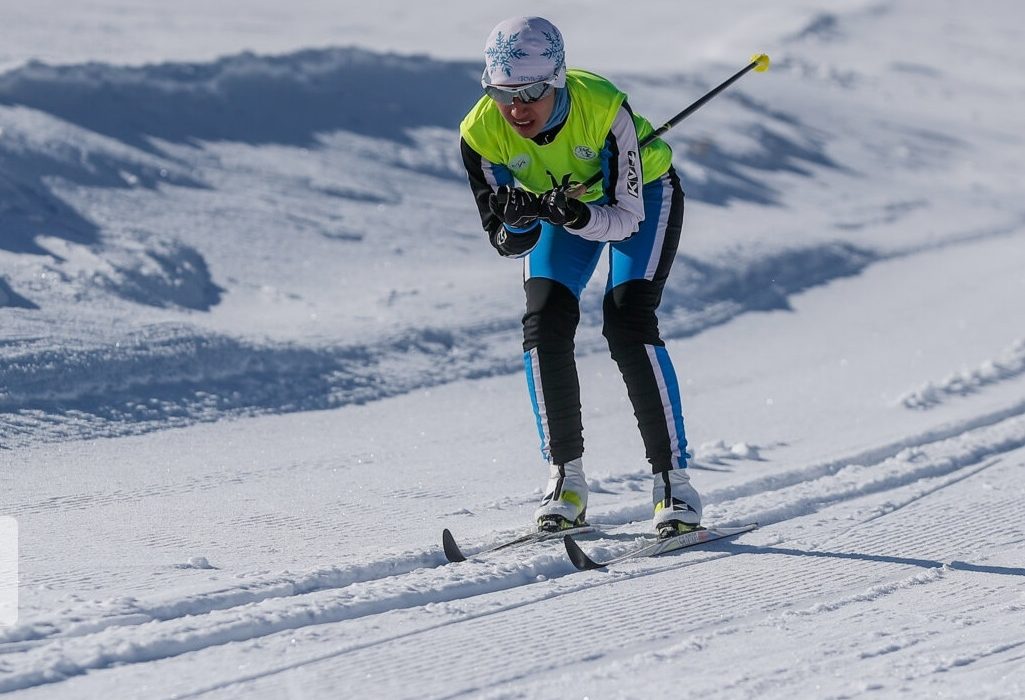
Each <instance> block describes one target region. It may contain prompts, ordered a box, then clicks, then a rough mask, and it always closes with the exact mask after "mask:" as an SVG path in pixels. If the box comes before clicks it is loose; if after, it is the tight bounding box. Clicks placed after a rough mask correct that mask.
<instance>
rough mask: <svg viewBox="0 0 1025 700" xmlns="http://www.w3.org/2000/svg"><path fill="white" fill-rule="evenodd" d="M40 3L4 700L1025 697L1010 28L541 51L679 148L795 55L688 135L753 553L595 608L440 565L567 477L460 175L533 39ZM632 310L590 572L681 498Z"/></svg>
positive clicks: (22, 279)
mask: <svg viewBox="0 0 1025 700" xmlns="http://www.w3.org/2000/svg"><path fill="white" fill-rule="evenodd" d="M11 5H12V6H11V7H3V8H2V9H3V14H4V16H5V18H7V19H8V20H10V21H6V22H5V23H4V24H3V25H0V46H2V48H0V65H3V66H5V72H3V73H0V489H2V490H0V515H3V516H13V517H14V518H16V519H17V522H18V525H19V530H20V562H19V563H20V584H21V586H20V590H19V593H20V600H19V603H20V610H19V612H20V617H19V620H18V621H17V624H16V625H14V626H9V627H6V628H4V627H0V692H5V691H13V693H14V694H15V695H17V696H19V697H22V696H23V697H47V698H49V697H75V698H81V697H110V696H121V697H154V696H156V697H196V696H206V697H267V698H270V697H282V696H295V697H339V696H347V697H366V696H371V695H373V696H384V697H454V696H457V695H468V696H474V697H477V696H480V697H503V698H506V697H530V698H533V697H576V696H589V697H641V696H645V697H650V696H652V695H655V694H659V693H662V694H668V695H673V696H675V695H678V694H680V692H681V688H685V689H686V690H687V692H688V693H693V694H701V695H702V696H706V695H707V696H712V697H730V698H733V697H788V698H789V697H837V696H845V697H854V696H861V695H874V696H877V697H896V696H908V697H920V696H923V695H938V696H944V695H950V696H957V697H1018V696H1020V695H1021V694H1022V693H1023V692H1025V673H1023V672H1022V671H1021V670H1020V669H1021V668H1023V665H1022V663H1021V661H1022V659H1025V636H1023V632H1022V630H1023V629H1025V625H1023V623H1025V599H1023V598H1022V588H1021V585H1022V581H1023V576H1025V569H1023V568H1022V567H1023V561H1025V557H1023V555H1025V523H1023V520H1022V517H1021V508H1020V503H1021V500H1022V496H1023V491H1025V487H1023V485H1022V481H1021V478H1020V474H1021V472H1020V471H1019V470H1020V469H1021V468H1022V467H1023V466H1025V349H1023V348H1025V312H1023V311H1022V305H1021V301H1020V299H1022V298H1023V297H1025V273H1023V272H1022V270H1025V245H1023V243H1025V205H1023V204H1022V198H1021V186H1020V182H1019V181H1020V175H1019V173H1020V169H1021V163H1022V161H1023V154H1025V146H1023V144H1025V139H1023V137H1022V135H1021V133H1020V124H1021V123H1022V122H1023V121H1025V120H1023V116H1025V114H1023V111H1025V110H1023V108H1022V100H1021V97H1022V95H1023V94H1025V78H1022V77H1021V74H1020V72H1018V71H1015V70H1013V69H1012V68H1011V67H1010V66H1009V65H1008V57H1009V56H1011V55H1014V52H1015V50H1016V49H1017V44H1018V32H1019V30H1018V27H1020V25H1021V20H1022V19H1025V13H1023V11H1022V10H1021V9H1019V7H1018V5H1017V4H1016V3H1012V2H1004V1H997V0H986V1H984V2H980V3H974V4H973V5H972V7H970V8H969V7H965V6H964V5H963V4H962V3H955V2H945V1H940V2H935V3H930V11H929V12H928V13H923V12H922V11H921V7H920V6H919V5H918V4H917V3H912V2H910V1H906V0H905V1H901V0H885V1H883V2H856V1H853V0H852V1H845V2H837V3H832V4H830V9H829V10H828V11H823V10H822V9H821V6H818V7H817V6H816V4H815V3H805V2H798V1H797V0H793V1H792V2H787V3H778V4H777V5H780V6H779V7H765V6H763V5H764V4H759V3H749V2H744V3H731V4H729V5H724V7H721V8H705V7H698V6H693V7H690V6H688V7H686V11H684V10H681V9H680V7H681V6H680V4H679V3H670V2H668V1H665V2H655V3H650V4H649V5H650V13H648V14H640V13H639V14H638V15H637V16H636V17H634V18H628V19H624V20H623V22H621V23H616V24H615V26H610V25H609V24H608V23H607V22H606V21H604V17H603V15H602V13H601V12H598V11H595V9H594V8H595V6H596V4H594V3H587V4H580V3H567V4H565V5H564V6H559V8H557V10H556V9H550V8H549V9H540V8H539V9H538V11H539V12H540V13H542V14H546V15H548V16H549V17H551V18H552V19H553V20H555V21H556V23H558V24H559V25H560V26H561V27H562V29H563V31H564V33H565V34H566V36H567V42H568V46H569V49H570V51H569V60H570V63H574V64H579V65H585V66H587V67H590V68H594V69H598V70H601V71H603V72H605V73H606V74H608V75H610V76H612V77H614V78H615V79H616V81H617V82H618V83H619V84H620V85H622V86H623V87H624V88H625V89H626V90H627V91H628V92H629V94H630V96H631V104H632V105H633V106H634V108H635V109H637V110H638V111H640V112H642V113H644V114H645V115H646V116H648V117H649V118H650V119H651V120H652V121H655V122H658V121H659V120H660V119H665V118H668V117H669V116H671V115H672V114H674V113H675V112H676V111H678V110H679V109H680V108H682V107H683V106H685V104H686V103H688V102H689V101H690V100H693V99H695V98H696V97H697V96H699V95H700V94H701V93H702V92H703V91H704V90H706V89H708V88H709V87H710V86H712V85H713V84H715V83H716V82H717V81H718V80H720V79H722V78H724V77H726V76H727V75H729V74H730V73H731V72H732V71H734V70H735V69H736V68H737V67H739V66H740V65H742V64H743V63H744V62H745V61H746V60H747V57H748V55H750V54H751V53H753V52H756V51H766V52H768V53H769V54H770V55H771V56H772V57H773V60H774V66H773V69H772V70H771V71H770V72H769V73H767V74H765V75H749V76H747V77H745V78H744V79H743V81H741V82H740V83H738V84H737V85H736V86H735V87H734V88H731V90H730V91H729V92H727V93H725V94H724V95H723V96H721V97H719V98H717V100H715V101H714V102H712V103H711V104H710V105H708V106H707V107H705V108H704V109H703V110H702V111H701V112H699V113H698V114H696V115H695V116H693V117H692V118H691V119H690V120H688V121H687V122H685V123H684V124H682V125H681V126H680V127H678V128H677V129H675V130H674V131H672V132H670V135H669V137H668V138H669V141H670V143H671V144H672V145H673V147H674V150H675V152H676V154H677V158H676V160H677V164H678V167H679V168H680V170H681V172H682V173H683V174H684V177H685V187H686V189H687V192H688V211H687V221H686V223H685V242H684V245H683V246H682V248H681V251H680V255H679V257H678V259H677V262H676V266H675V268H674V272H673V277H672V279H671V281H670V285H669V287H668V288H667V290H666V295H665V301H664V305H663V312H662V328H663V331H664V335H665V336H666V337H667V338H669V339H670V349H671V351H672V353H673V355H674V357H675V358H676V361H677V365H678V370H679V372H680V374H681V378H682V379H683V380H684V381H685V396H684V398H685V402H686V408H687V421H688V434H689V437H690V439H691V444H692V451H693V452H694V453H695V457H696V459H695V462H694V467H695V474H694V480H695V482H696V484H697V486H698V488H699V489H700V490H701V491H702V493H703V494H704V496H705V499H706V503H707V509H706V520H707V521H708V522H714V523H723V524H736V523H740V522H747V521H751V520H757V521H758V522H759V523H760V524H761V527H760V529H759V530H757V531H755V532H753V533H750V534H748V535H744V536H743V537H740V538H737V539H736V540H733V541H729V542H725V543H720V544H715V545H709V546H707V547H704V548H700V549H696V550H691V551H687V552H680V553H676V554H672V555H669V556H666V557H663V558H660V559H654V560H647V561H635V562H632V563H629V564H624V565H622V566H620V567H616V568H614V569H612V570H609V571H598V572H591V573H578V572H576V571H575V570H574V569H573V568H572V566H571V565H570V563H569V562H568V560H567V558H566V556H565V554H564V552H563V551H562V550H561V546H560V545H559V544H558V543H552V544H548V545H544V546H538V547H533V548H525V549H520V550H514V551H509V552H507V553H504V554H500V555H496V556H489V557H486V558H481V559H476V558H471V560H470V561H468V562H465V563H462V564H458V565H446V564H445V563H444V557H443V555H442V553H441V551H440V546H439V544H440V542H439V533H440V531H441V529H442V528H443V527H449V528H451V529H452V530H453V531H454V532H455V533H456V535H457V537H459V538H460V540H461V542H463V543H464V545H465V547H466V549H467V550H468V551H470V552H474V551H477V550H478V549H479V548H481V547H483V546H484V545H485V544H486V543H488V542H492V541H495V540H496V539H498V538H500V537H502V536H504V535H508V534H511V533H513V532H517V531H519V530H520V529H522V528H523V527H524V526H525V525H526V524H527V522H528V520H529V517H530V512H531V511H532V509H533V507H534V504H535V502H536V500H537V498H538V496H539V490H538V489H539V487H540V486H541V485H542V481H543V478H544V477H543V470H542V467H541V465H539V464H538V461H537V451H536V436H535V435H534V434H533V427H532V423H531V420H530V416H529V409H528V405H527V401H526V398H525V396H524V393H523V387H522V379H521V377H520V376H519V374H518V372H519V371H520V370H519V367H518V364H519V351H518V346H519V341H518V335H519V314H520V305H521V303H522V300H521V294H522V292H521V291H520V278H519V274H518V269H517V265H516V263H511V262H510V261H506V260H501V259H499V258H498V257H497V256H495V255H494V253H493V251H492V250H491V248H490V246H488V245H487V244H486V241H485V240H484V239H483V237H482V234H481V233H480V231H479V225H478V223H477V217H476V212H475V210H474V206H473V203H472V201H471V200H470V198H469V197H468V196H467V191H466V185H465V182H464V178H463V175H462V173H461V169H460V166H459V163H458V161H457V153H456V148H455V139H456V132H455V125H456V124H457V122H458V119H459V118H460V117H461V115H462V113H463V112H464V111H465V110H466V108H467V107H468V106H469V105H470V104H472V102H473V101H474V100H475V99H476V97H477V95H478V94H479V87H478V86H477V84H476V79H477V76H478V75H479V58H478V56H477V52H478V51H479V45H480V43H481V42H482V41H483V37H484V36H485V35H486V33H487V31H488V30H489V29H490V27H491V26H492V25H493V24H494V22H495V21H497V20H498V19H500V17H498V16H494V14H493V9H491V8H488V7H483V6H479V5H478V4H473V3H465V2H455V1H454V0H446V1H445V2H442V3H432V4H431V5H430V6H429V7H424V8H413V7H411V6H407V4H405V3H399V2H393V3H389V2H383V3H375V9H374V10H373V11H367V10H366V8H359V9H358V10H357V8H354V7H339V6H338V4H337V3H326V2H317V1H315V0H309V1H307V2H300V3H298V5H296V4H293V5H291V6H290V7H289V10H288V11H287V12H285V11H282V10H281V8H280V7H279V6H277V5H275V4H272V3H265V2H263V1H262V0H259V1H257V2H253V3H247V4H246V5H245V11H244V12H243V11H240V10H241V6H240V5H238V4H236V3H221V4H213V3H192V2H185V3H179V4H176V5H175V7H174V8H173V9H172V8H171V7H170V6H158V5H157V4H156V3H154V4H152V5H150V4H148V3H135V4H132V3H119V2H100V1H99V0H86V1H84V2H81V3H76V4H75V5H74V7H63V5H64V3H56V2H40V3H36V4H34V5H32V6H31V7H30V6H28V5H24V4H17V5H15V4H11ZM597 6H599V7H602V8H603V9H608V10H611V8H612V7H613V4H612V3H607V4H604V3H600V4H597ZM585 7H586V8H588V9H587V11H583V9H584V8H585ZM58 10H59V11H58ZM518 11H524V12H530V11H531V8H530V7H527V6H523V7H518ZM453 16H455V17H458V18H459V19H457V20H449V19H446V17H453ZM652 16H654V17H658V18H660V20H661V21H659V22H653V21H652V20H651V17H652ZM357 18H358V19H357ZM425 29H426V30H427V31H425ZM624 36H626V37H637V40H636V43H637V46H636V47H632V49H631V50H627V51H624V52H622V53H619V52H610V51H609V50H608V46H609V44H610V42H613V41H617V42H620V43H622V42H623V37H624ZM641 38H643V40H641ZM631 41H633V39H631ZM628 43H629V42H628ZM350 45H353V46H350ZM598 274H599V275H600V274H601V271H600V270H599V273H598ZM600 287H601V285H600V284H597V283H596V284H594V285H593V286H592V288H591V289H589V290H587V292H586V293H585V295H584V299H583V306H584V321H583V323H582V326H581V330H580V334H579V338H578V341H579V342H578V348H579V350H580V355H581V361H580V371H581V377H582V380H583V392H584V402H585V416H584V417H585V429H586V432H585V438H586V440H587V450H588V451H587V455H586V462H585V463H586V465H587V469H588V477H589V481H590V485H591V491H592V500H591V505H590V506H589V513H590V515H591V519H592V521H593V522H595V523H596V524H598V525H599V526H601V527H602V529H603V533H604V534H601V535H596V536H593V537H590V538H584V539H583V540H582V544H583V546H584V548H585V549H586V550H587V551H589V552H591V553H593V554H595V555H599V556H610V555H614V554H616V553H618V552H621V551H623V550H624V549H625V548H626V547H628V546H629V544H630V542H632V541H633V539H634V538H635V537H636V536H640V535H642V534H645V533H646V532H647V530H648V527H649V526H648V523H647V522H645V521H646V519H647V518H648V517H649V508H650V506H649V505H648V492H649V489H650V475H648V474H647V473H646V470H645V466H646V465H645V463H644V461H643V459H642V449H641V446H640V441H639V437H638V436H637V434H636V429H635V428H634V426H633V419H632V417H631V416H630V411H629V408H628V403H627V400H626V397H625V392H624V390H623V387H622V383H621V381H620V379H619V378H618V376H617V372H616V370H615V367H614V365H613V364H612V363H611V361H610V360H609V359H608V358H607V356H606V355H605V352H604V341H603V340H602V338H601V337H600V332H599V330H600V323H601V319H600ZM439 669H440V670H439Z"/></svg>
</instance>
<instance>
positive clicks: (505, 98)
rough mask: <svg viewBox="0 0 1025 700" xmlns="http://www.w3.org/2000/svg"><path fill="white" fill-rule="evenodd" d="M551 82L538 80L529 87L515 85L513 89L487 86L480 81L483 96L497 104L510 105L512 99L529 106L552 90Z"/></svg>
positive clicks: (550, 80)
mask: <svg viewBox="0 0 1025 700" xmlns="http://www.w3.org/2000/svg"><path fill="white" fill-rule="evenodd" d="M553 80H555V78H549V79H548V80H540V81H538V82H536V83H530V84H529V85H517V86H515V87H503V86H501V85H489V84H488V83H485V82H484V81H481V84H482V85H483V86H484V94H485V95H487V96H488V97H490V98H491V99H493V100H494V101H495V102H497V103H499V104H503V105H511V104H512V103H513V100H514V99H518V100H519V101H520V102H523V103H524V104H530V103H531V102H537V101H538V100H540V99H541V98H543V97H544V96H545V95H547V94H548V92H549V91H550V90H551V89H552V81H553Z"/></svg>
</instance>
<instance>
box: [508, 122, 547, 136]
mask: <svg viewBox="0 0 1025 700" xmlns="http://www.w3.org/2000/svg"><path fill="white" fill-rule="evenodd" d="M509 124H510V126H512V128H513V130H514V131H515V132H516V133H517V134H519V135H520V136H522V137H523V138H525V139H532V138H534V137H535V136H537V135H538V133H539V132H540V131H541V129H540V125H539V124H538V122H537V120H536V119H531V120H530V121H528V122H526V123H518V122H516V121H513V120H509Z"/></svg>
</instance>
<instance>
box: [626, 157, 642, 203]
mask: <svg viewBox="0 0 1025 700" xmlns="http://www.w3.org/2000/svg"><path fill="white" fill-rule="evenodd" d="M626 191H627V192H629V193H630V196H631V197H638V196H640V191H641V178H640V176H639V175H638V174H637V151H627V152H626Z"/></svg>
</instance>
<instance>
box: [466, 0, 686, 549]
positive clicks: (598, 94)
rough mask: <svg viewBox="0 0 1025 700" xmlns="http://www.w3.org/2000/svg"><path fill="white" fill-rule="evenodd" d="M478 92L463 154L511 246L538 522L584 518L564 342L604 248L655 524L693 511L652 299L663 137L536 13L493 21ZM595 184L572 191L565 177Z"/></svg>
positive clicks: (580, 444) (668, 226)
mask: <svg viewBox="0 0 1025 700" xmlns="http://www.w3.org/2000/svg"><path fill="white" fill-rule="evenodd" d="M484 59H485V64H486V66H485V69H484V75H483V77H482V78H481V84H482V85H483V87H484V91H485V95H484V96H483V97H482V98H481V99H480V101H479V102H478V103H477V104H476V105H475V106H474V107H473V109H472V110H470V112H469V114H467V116H466V118H465V119H464V120H463V122H462V124H461V125H460V135H461V137H462V139H461V148H462V156H463V163H464V165H465V166H466V170H467V173H468V175H469V180H470V186H471V188H472V190H473V195H474V198H475V199H476V201H477V207H478V209H479V210H480V215H481V221H482V223H483V225H484V229H485V231H487V233H488V236H489V238H490V240H491V245H493V246H494V247H495V248H496V249H497V250H498V252H499V253H500V254H502V255H504V256H507V257H516V258H523V260H524V263H523V264H524V274H523V276H524V280H525V282H524V289H525V290H526V297H527V302H526V314H525V315H524V317H523V349H524V364H525V366H526V375H527V387H528V389H529V392H530V399H531V403H532V404H533V408H534V414H535V418H536V420H537V427H538V432H539V434H540V437H541V452H542V455H543V456H544V457H545V459H546V460H547V462H548V463H549V478H548V483H547V487H546V488H545V492H544V497H543V499H542V501H541V505H540V506H539V507H538V509H537V511H536V512H535V513H534V517H535V518H536V520H537V523H538V527H539V528H540V529H543V530H558V529H564V528H569V527H573V526H575V525H578V524H581V523H583V522H584V518H585V514H586V508H587V482H586V480H585V478H584V470H583V464H582V461H581V457H582V455H583V451H584V441H583V427H582V422H581V410H580V385H579V380H578V377H577V369H576V363H575V360H574V344H573V339H574V335H575V332H576V327H577V323H578V321H579V320H580V305H579V298H580V294H581V292H582V291H583V289H584V287H585V285H586V284H587V282H588V280H589V279H590V277H591V275H592V273H593V272H594V269H595V267H596V265H597V263H598V259H599V257H600V256H601V254H602V251H603V249H605V248H606V247H607V248H608V250H609V268H610V270H609V278H608V281H607V283H606V288H605V299H604V304H603V311H604V327H603V334H604V335H605V338H606V339H607V340H608V345H609V350H610V351H611V354H612V357H613V359H614V360H615V361H616V363H617V364H618V366H619V369H620V371H621V372H622V374H623V379H624V380H625V382H626V386H627V390H628V393H629V396H630V401H631V402H632V403H633V408H634V414H635V416H636V418H637V424H638V427H639V428H640V431H641V436H642V438H643V440H644V446H645V451H646V453H647V459H648V461H649V462H650V463H651V468H652V471H653V473H654V486H653V489H652V499H653V502H654V525H655V528H656V529H657V530H658V531H659V533H660V534H661V535H663V536H667V535H672V534H676V533H678V532H686V531H687V530H690V529H693V528H694V527H695V526H696V525H697V524H698V523H699V522H700V520H701V499H700V497H699V496H698V493H697V492H696V491H695V489H694V488H693V487H692V486H691V484H690V479H689V477H688V474H687V459H688V457H689V455H688V454H687V439H686V437H685V435H684V426H683V411H682V408H681V402H680V391H679V383H678V381H677V378H676V372H675V371H674V369H673V363H672V361H671V360H670V358H669V353H668V352H667V351H666V347H665V343H663V341H662V339H661V337H660V336H659V330H658V319H657V317H656V315H655V310H656V309H657V308H658V305H659V302H660V300H661V297H662V288H663V287H664V286H665V283H666V278H667V277H668V276H669V270H670V268H671V267H672V264H673V258H674V257H675V255H676V249H677V246H678V244H679V241H680V230H681V228H682V226H683V199H684V196H683V190H682V189H681V187H680V180H679V178H678V177H677V175H676V172H675V170H674V169H673V166H672V151H671V150H670V148H669V146H668V145H667V144H666V143H665V142H663V141H661V140H655V141H653V142H652V143H651V144H649V145H648V146H646V147H645V148H644V150H643V151H641V152H640V153H638V150H639V149H638V141H639V140H640V139H642V138H643V137H644V136H646V135H647V134H649V133H651V132H652V131H653V129H652V126H651V124H649V123H648V121H647V120H645V119H644V118H643V117H641V116H639V115H637V114H634V113H633V111H632V110H631V109H630V107H629V105H628V104H627V102H626V95H625V94H623V93H622V92H620V91H619V90H618V89H617V88H616V87H615V86H614V85H613V84H612V83H611V82H609V81H608V80H606V79H605V78H602V77H600V76H598V75H595V74H593V73H589V72H587V71H583V70H577V69H572V70H567V69H566V62H565V53H564V47H563V40H562V34H561V33H560V32H559V30H558V29H557V28H556V27H555V26H554V25H553V24H552V23H551V22H549V21H548V20H546V19H543V18H541V17H513V18H510V19H506V20H504V21H502V22H500V23H499V24H498V25H497V26H496V27H495V28H494V29H493V30H492V31H491V34H490V36H489V37H488V39H487V43H486V45H485V51H484ZM598 172H601V173H602V174H603V177H602V180H601V181H600V182H599V183H598V184H596V185H594V186H593V187H591V188H590V189H588V190H587V191H586V192H583V193H581V192H580V188H579V187H574V185H575V184H576V183H581V182H584V181H586V180H587V179H588V178H589V177H591V176H592V175H594V174H595V173H598Z"/></svg>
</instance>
